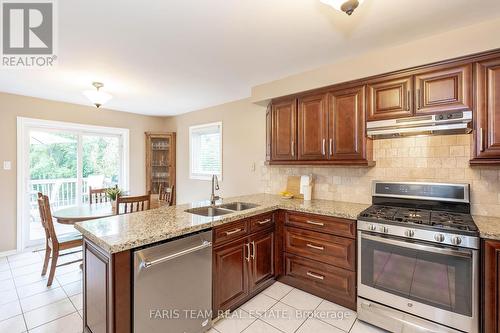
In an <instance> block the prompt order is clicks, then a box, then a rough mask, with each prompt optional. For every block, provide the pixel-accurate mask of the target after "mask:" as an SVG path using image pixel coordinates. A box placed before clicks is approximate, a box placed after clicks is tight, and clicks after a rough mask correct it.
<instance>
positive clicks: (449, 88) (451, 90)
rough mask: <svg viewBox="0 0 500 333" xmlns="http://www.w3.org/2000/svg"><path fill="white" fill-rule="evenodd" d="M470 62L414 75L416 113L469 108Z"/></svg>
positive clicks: (470, 90)
mask: <svg viewBox="0 0 500 333" xmlns="http://www.w3.org/2000/svg"><path fill="white" fill-rule="evenodd" d="M471 88H472V64H466V65H462V66H458V67H452V68H446V69H440V70H433V71H430V72H425V73H422V74H417V75H415V111H416V113H417V114H428V113H432V114H434V113H438V112H444V111H454V110H471V106H472V89H471Z"/></svg>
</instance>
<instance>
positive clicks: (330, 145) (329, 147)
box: [328, 138, 333, 156]
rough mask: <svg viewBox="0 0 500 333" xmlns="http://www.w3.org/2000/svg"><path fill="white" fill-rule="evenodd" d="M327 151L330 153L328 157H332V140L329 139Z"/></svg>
mask: <svg viewBox="0 0 500 333" xmlns="http://www.w3.org/2000/svg"><path fill="white" fill-rule="evenodd" d="M328 150H329V151H330V156H332V155H333V139H332V138H330V142H329V143H328Z"/></svg>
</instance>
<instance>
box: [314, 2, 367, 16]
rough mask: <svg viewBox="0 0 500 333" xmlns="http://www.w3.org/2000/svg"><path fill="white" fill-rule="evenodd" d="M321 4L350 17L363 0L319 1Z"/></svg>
mask: <svg viewBox="0 0 500 333" xmlns="http://www.w3.org/2000/svg"><path fill="white" fill-rule="evenodd" d="M320 1H321V2H322V3H324V4H326V5H329V6H332V7H333V8H335V9H336V10H338V11H343V12H345V13H346V14H347V15H351V14H352V13H353V12H354V10H355V9H356V8H358V7H359V6H360V5H361V4H362V3H363V1H364V0H320Z"/></svg>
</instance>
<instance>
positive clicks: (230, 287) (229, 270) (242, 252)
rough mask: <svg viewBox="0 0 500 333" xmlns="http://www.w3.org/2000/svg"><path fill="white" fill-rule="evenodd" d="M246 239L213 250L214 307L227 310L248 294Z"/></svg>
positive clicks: (216, 309)
mask: <svg viewBox="0 0 500 333" xmlns="http://www.w3.org/2000/svg"><path fill="white" fill-rule="evenodd" d="M247 249H248V246H246V239H240V240H238V241H235V242H231V243H229V244H227V245H224V246H222V247H218V248H216V249H214V251H213V281H214V282H213V283H214V288H213V296H212V297H213V300H212V302H213V309H214V311H215V312H216V313H217V312H218V311H219V310H222V311H225V310H226V309H230V308H232V307H233V306H234V305H236V304H238V303H239V302H240V301H241V300H243V299H245V298H246V297H247V296H248V292H249V289H248V288H249V286H248V272H247V271H248V265H247V260H246V258H247V256H248V255H249V254H248V253H247Z"/></svg>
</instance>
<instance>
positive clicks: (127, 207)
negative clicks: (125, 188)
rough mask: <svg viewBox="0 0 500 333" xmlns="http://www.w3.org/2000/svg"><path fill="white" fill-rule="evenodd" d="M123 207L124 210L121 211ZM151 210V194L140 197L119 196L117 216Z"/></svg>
mask: <svg viewBox="0 0 500 333" xmlns="http://www.w3.org/2000/svg"><path fill="white" fill-rule="evenodd" d="M120 207H123V209H120ZM149 209H151V192H150V193H148V194H146V195H139V196H126V197H121V196H118V198H116V210H115V214H116V215H119V214H128V213H135V212H140V211H144V210H149Z"/></svg>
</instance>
